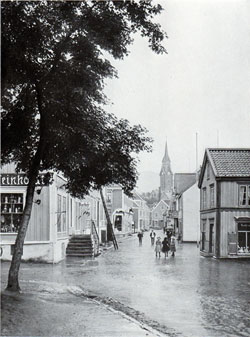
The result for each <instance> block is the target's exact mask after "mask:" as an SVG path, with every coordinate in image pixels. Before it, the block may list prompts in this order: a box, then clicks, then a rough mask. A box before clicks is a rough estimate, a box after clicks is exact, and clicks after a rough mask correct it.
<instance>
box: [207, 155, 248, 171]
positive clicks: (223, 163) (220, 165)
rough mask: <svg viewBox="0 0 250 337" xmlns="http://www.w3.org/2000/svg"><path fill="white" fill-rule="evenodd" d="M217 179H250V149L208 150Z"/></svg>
mask: <svg viewBox="0 0 250 337" xmlns="http://www.w3.org/2000/svg"><path fill="white" fill-rule="evenodd" d="M208 156H209V159H210V161H212V162H211V164H212V165H213V168H214V171H215V172H214V173H215V175H216V176H217V177H247V176H249V177H250V149H208Z"/></svg>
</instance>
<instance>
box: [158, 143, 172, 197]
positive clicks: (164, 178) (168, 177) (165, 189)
mask: <svg viewBox="0 0 250 337" xmlns="http://www.w3.org/2000/svg"><path fill="white" fill-rule="evenodd" d="M172 191H173V172H172V170H171V161H170V158H169V155H168V145H167V141H166V145H165V153H164V157H163V159H162V166H161V171H160V200H164V201H167V202H169V201H170V200H171V196H172Z"/></svg>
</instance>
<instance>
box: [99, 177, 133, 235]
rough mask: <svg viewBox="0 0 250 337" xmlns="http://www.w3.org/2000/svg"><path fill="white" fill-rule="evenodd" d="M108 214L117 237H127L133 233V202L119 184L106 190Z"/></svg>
mask: <svg viewBox="0 0 250 337" xmlns="http://www.w3.org/2000/svg"><path fill="white" fill-rule="evenodd" d="M104 195H105V201H106V205H107V209H108V213H109V216H110V219H111V222H112V224H113V229H114V233H115V235H116V236H125V235H128V234H131V233H132V232H133V200H132V199H131V198H129V197H128V196H127V195H126V194H125V193H124V191H123V189H122V187H121V186H120V185H119V184H113V185H109V186H106V187H105V188H104Z"/></svg>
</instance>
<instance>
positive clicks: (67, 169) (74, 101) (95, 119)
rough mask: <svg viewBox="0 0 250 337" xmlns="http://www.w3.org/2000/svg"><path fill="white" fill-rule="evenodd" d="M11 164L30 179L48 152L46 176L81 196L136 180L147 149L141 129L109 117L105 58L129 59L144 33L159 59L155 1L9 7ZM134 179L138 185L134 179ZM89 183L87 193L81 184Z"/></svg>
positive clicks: (6, 54) (6, 78) (6, 111)
mask: <svg viewBox="0 0 250 337" xmlns="http://www.w3.org/2000/svg"><path fill="white" fill-rule="evenodd" d="M1 6H2V106H3V110H2V131H3V139H2V160H3V163H5V162H8V161H15V162H16V163H17V164H18V168H20V169H23V170H25V171H27V172H29V170H30V167H31V163H32V160H33V159H34V157H35V154H36V152H37V149H39V144H40V150H41V151H40V153H39V156H40V167H39V169H40V170H49V169H55V170H60V171H62V172H63V173H64V174H65V176H66V177H67V179H68V188H69V190H70V191H71V192H72V193H73V194H76V195H81V194H82V193H85V192H86V191H87V190H88V189H89V187H90V186H92V187H98V186H100V185H105V184H106V183H110V182H112V181H114V182H119V183H121V184H122V185H123V186H124V188H125V190H127V191H129V190H131V189H132V188H133V186H134V184H135V179H136V167H135V158H134V157H131V153H132V152H138V151H141V150H148V149H149V148H150V145H149V138H148V137H146V130H145V129H144V128H143V127H141V126H139V125H138V126H130V125H129V123H128V121H126V120H118V119H117V118H116V117H115V116H114V115H111V114H108V113H107V112H105V111H104V110H103V108H102V105H103V104H105V102H106V97H105V96H104V94H103V91H102V90H103V85H104V82H103V81H104V79H105V78H107V77H114V76H116V71H115V69H114V68H113V67H112V65H111V64H110V62H109V61H108V60H106V59H105V58H104V56H103V51H106V52H109V53H110V54H111V55H112V56H113V57H115V58H123V57H124V56H125V55H127V54H128V46H129V44H131V43H132V41H133V39H132V37H133V36H132V33H135V32H137V31H140V32H141V34H142V35H143V36H146V37H147V38H148V40H149V45H150V47H151V48H152V49H153V50H154V51H155V52H157V53H162V52H164V51H165V50H164V48H163V47H162V45H161V41H162V40H163V38H164V33H163V32H162V31H161V29H160V26H159V25H158V24H156V23H153V22H152V18H153V17H154V16H155V15H156V14H158V13H160V11H161V10H162V9H161V6H160V5H153V4H152V1H140V2H134V1H60V2H58V1H39V2H35V1H34V2H31V1H21V2H10V1H6V2H2V4H1ZM129 178H131V179H129ZM79 181H80V184H79Z"/></svg>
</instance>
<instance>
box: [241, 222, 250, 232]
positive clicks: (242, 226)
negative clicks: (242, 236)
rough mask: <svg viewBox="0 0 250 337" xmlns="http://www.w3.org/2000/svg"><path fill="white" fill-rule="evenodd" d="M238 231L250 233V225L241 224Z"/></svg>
mask: <svg viewBox="0 0 250 337" xmlns="http://www.w3.org/2000/svg"><path fill="white" fill-rule="evenodd" d="M238 231H250V223H239V224H238Z"/></svg>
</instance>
